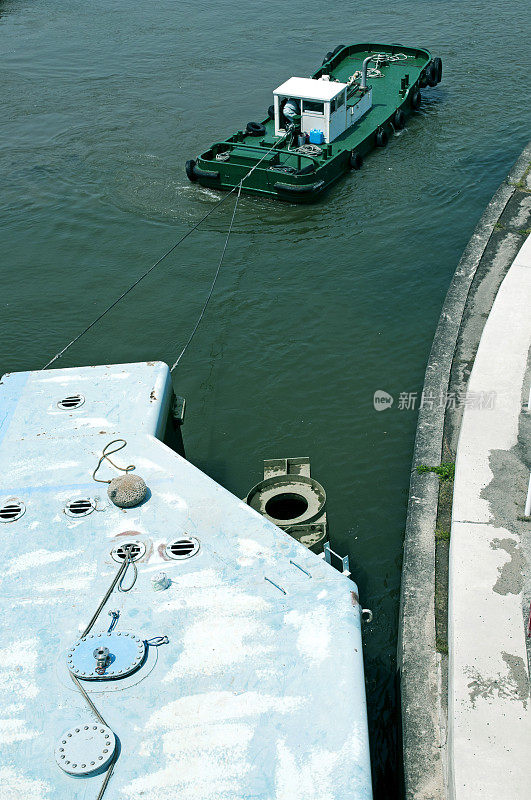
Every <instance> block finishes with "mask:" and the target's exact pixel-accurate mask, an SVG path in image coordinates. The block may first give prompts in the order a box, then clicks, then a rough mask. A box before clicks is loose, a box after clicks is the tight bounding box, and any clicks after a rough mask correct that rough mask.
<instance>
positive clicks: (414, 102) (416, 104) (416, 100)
mask: <svg viewBox="0 0 531 800" xmlns="http://www.w3.org/2000/svg"><path fill="white" fill-rule="evenodd" d="M421 102H422V95H421V93H420V92H419V91H418V89H414V90H413V92H412V94H411V108H412V109H413V110H414V111H418V110H419V108H420V104H421Z"/></svg>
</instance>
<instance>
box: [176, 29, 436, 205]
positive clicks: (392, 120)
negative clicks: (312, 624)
mask: <svg viewBox="0 0 531 800" xmlns="http://www.w3.org/2000/svg"><path fill="white" fill-rule="evenodd" d="M441 77H442V62H441V59H440V58H432V57H431V54H430V53H429V51H428V50H425V49H422V48H413V47H405V46H403V45H397V44H392V45H389V44H352V45H349V46H344V45H339V46H338V47H337V48H336V49H335V50H334V51H332V52H330V53H327V54H326V56H325V58H324V61H323V64H322V66H321V67H320V68H319V69H318V70H317V71H316V72H315V73H314V74H313V75H312V76H311V77H310V78H298V77H292V78H290V79H289V80H287V81H285V82H284V83H283V84H281V85H280V86H279V87H278V88H277V89H275V91H274V93H273V99H274V102H273V104H272V105H271V106H270V107H269V109H268V115H267V118H266V119H264V120H262V121H261V122H249V123H247V126H246V128H245V130H239V131H237V132H236V133H235V134H233V135H232V136H230V137H229V138H227V139H225V140H223V141H218V142H215V143H214V144H213V145H212V146H211V147H210V148H209V149H208V150H206V151H205V152H204V153H202V154H201V155H200V156H198V157H197V159H191V160H189V161H187V162H186V174H187V176H188V178H189V179H190V180H191V181H192V182H196V181H197V182H198V183H199V184H200V185H201V186H205V187H209V188H212V189H225V190H226V189H228V190H231V189H234V188H235V187H238V186H240V184H241V190H242V191H244V192H249V193H252V194H258V195H268V196H271V197H276V198H279V199H284V200H290V201H293V202H310V201H313V200H315V199H316V198H318V197H319V196H321V195H322V193H323V192H324V191H326V189H328V188H329V187H330V186H331V185H332V184H334V183H335V182H336V181H337V180H339V178H340V177H341V176H342V175H344V174H345V173H346V172H349V171H350V170H358V169H360V168H361V166H362V164H363V159H364V158H365V156H366V155H367V153H369V152H370V151H371V150H372V149H373V148H375V147H385V146H386V145H387V142H388V140H389V136H390V135H391V134H392V133H393V132H394V131H396V130H401V129H402V128H403V127H404V125H405V124H406V120H407V117H408V116H409V115H411V114H414V113H415V112H416V111H418V110H419V108H420V105H421V100H422V98H421V92H420V90H421V89H422V88H424V87H425V86H432V87H433V86H436V85H437V84H438V83H439V82H440V80H441Z"/></svg>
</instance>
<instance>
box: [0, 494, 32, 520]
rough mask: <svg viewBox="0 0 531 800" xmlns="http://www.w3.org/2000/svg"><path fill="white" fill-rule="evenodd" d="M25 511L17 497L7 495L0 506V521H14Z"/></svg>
mask: <svg viewBox="0 0 531 800" xmlns="http://www.w3.org/2000/svg"><path fill="white" fill-rule="evenodd" d="M25 512H26V506H25V505H24V503H23V502H22V500H19V499H18V497H8V498H7V500H6V501H5V502H4V503H3V504H2V507H1V508H0V522H15V521H16V520H17V519H20V518H21V516H22V515H23V514H24V513H25Z"/></svg>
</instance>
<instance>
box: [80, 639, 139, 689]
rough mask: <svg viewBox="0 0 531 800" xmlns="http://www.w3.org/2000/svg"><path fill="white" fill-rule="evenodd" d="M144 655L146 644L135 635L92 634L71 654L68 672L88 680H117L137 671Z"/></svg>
mask: <svg viewBox="0 0 531 800" xmlns="http://www.w3.org/2000/svg"><path fill="white" fill-rule="evenodd" d="M105 651H108V652H105ZM103 655H104V656H105V657H103ZM145 655H146V645H145V643H144V642H143V641H142V639H139V638H138V636H135V634H134V633H126V632H125V631H119V632H118V631H113V632H112V633H107V632H106V631H104V632H102V633H89V635H88V636H85V637H84V638H83V639H79V641H77V642H76V643H75V645H74V646H73V647H71V648H70V650H69V651H68V653H67V660H68V669H69V670H70V672H72V673H73V674H74V675H75V676H76V678H81V679H82V680H85V681H105V680H115V679H116V678H125V677H126V676H127V675H131V673H132V672H135V671H136V670H137V669H138V668H139V667H140V666H141V665H142V663H143V661H144V658H145Z"/></svg>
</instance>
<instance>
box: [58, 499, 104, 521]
mask: <svg viewBox="0 0 531 800" xmlns="http://www.w3.org/2000/svg"><path fill="white" fill-rule="evenodd" d="M95 508H96V502H95V501H94V500H93V499H92V498H91V497H81V498H79V499H78V500H69V501H68V503H67V504H66V506H65V514H66V515H67V516H68V517H86V516H87V514H92V512H93V511H94V509H95Z"/></svg>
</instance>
